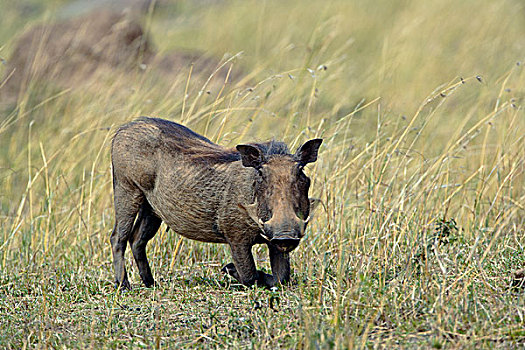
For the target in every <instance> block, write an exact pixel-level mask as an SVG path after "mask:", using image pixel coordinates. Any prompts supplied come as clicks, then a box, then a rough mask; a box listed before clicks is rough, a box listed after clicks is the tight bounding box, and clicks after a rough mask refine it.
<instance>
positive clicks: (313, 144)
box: [294, 139, 323, 165]
mask: <svg viewBox="0 0 525 350" xmlns="http://www.w3.org/2000/svg"><path fill="white" fill-rule="evenodd" d="M322 142H323V139H313V140H310V141H306V142H305V144H304V145H302V146H301V147H299V149H298V150H297V152H295V155H294V158H295V160H296V161H297V162H298V163H299V164H301V165H306V164H308V163H313V162H315V161H316V160H317V152H318V151H319V146H321V143H322Z"/></svg>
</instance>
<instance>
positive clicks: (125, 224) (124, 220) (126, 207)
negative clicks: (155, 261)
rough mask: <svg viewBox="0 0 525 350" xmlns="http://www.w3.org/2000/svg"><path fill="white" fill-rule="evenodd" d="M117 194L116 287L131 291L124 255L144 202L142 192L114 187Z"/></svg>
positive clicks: (114, 235) (113, 242)
mask: <svg viewBox="0 0 525 350" xmlns="http://www.w3.org/2000/svg"><path fill="white" fill-rule="evenodd" d="M114 194H115V227H114V228H113V233H111V237H110V241H111V250H112V253H113V266H114V269H115V286H116V287H117V288H119V287H120V288H121V289H131V286H130V284H129V281H128V274H127V272H126V266H125V260H124V253H125V252H126V245H127V242H128V239H129V237H130V234H131V230H132V228H133V221H134V220H135V217H136V216H137V212H138V211H139V206H140V204H141V201H142V194H141V193H140V192H133V191H129V190H127V189H124V188H122V187H121V186H118V185H115V186H114Z"/></svg>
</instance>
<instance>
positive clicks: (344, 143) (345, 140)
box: [0, 0, 525, 349]
mask: <svg viewBox="0 0 525 350" xmlns="http://www.w3.org/2000/svg"><path fill="white" fill-rule="evenodd" d="M27 3H29V2H27ZM31 3H37V2H31ZM62 3H64V2H62V1H61V2H45V3H42V4H40V5H35V6H38V11H34V12H31V20H30V21H29V22H27V20H26V19H25V18H27V16H26V17H24V16H23V13H22V12H21V10H19V8H18V7H16V6H10V5H9V4H7V3H3V2H0V13H1V15H0V21H1V22H2V23H9V25H2V26H1V28H0V40H1V41H0V48H1V51H0V56H2V57H3V58H5V59H8V58H9V52H10V50H12V48H13V44H14V40H15V39H16V34H17V33H19V32H20V31H21V30H23V28H24V27H26V26H27V25H29V24H32V23H36V22H38V21H42V20H52V19H53V18H54V16H55V13H56V11H58V9H59V8H60V5H61V4H62ZM30 8H32V7H30ZM524 10H525V8H524V7H523V4H521V2H519V1H511V0H509V1H500V2H494V1H490V0H476V1H474V0H467V1H462V2H457V1H452V0H446V1H441V2H428V1H424V2H422V1H419V2H418V1H401V0H399V1H381V2H369V1H361V0H359V1H343V0H333V1H326V2H324V1H323V2H315V1H298V0H297V1H281V2H273V1H224V2H218V3H206V2H205V3H204V4H200V3H196V2H192V1H181V2H176V3H175V2H174V3H172V4H170V3H168V4H167V5H164V7H163V8H162V11H157V12H155V13H153V15H152V17H151V21H148V20H147V19H144V23H150V26H149V27H148V29H149V31H150V33H151V36H152V38H153V40H154V41H155V43H156V46H157V49H158V51H159V52H161V53H163V52H167V51H169V50H173V49H176V48H185V49H203V50H206V51H208V52H209V53H210V54H214V55H216V56H218V57H223V56H224V57H225V58H224V59H225V60H226V59H228V57H232V56H234V55H237V54H238V53H241V52H242V54H239V55H238V57H236V58H234V59H232V60H231V61H230V62H228V63H227V64H226V67H229V65H230V64H233V65H234V69H240V70H242V72H243V73H244V76H246V79H243V80H241V81H240V82H238V83H234V84H229V85H226V86H222V85H221V84H218V85H217V84H215V85H213V86H205V87H203V86H202V84H203V81H204V80H205V79H199V78H198V77H194V76H192V77H191V78H190V79H189V83H188V91H187V96H185V91H186V85H187V82H188V76H189V67H188V68H186V69H183V70H182V71H181V72H180V74H179V76H178V78H177V79H176V80H175V81H165V80H162V79H159V77H157V76H154V75H153V74H148V73H146V74H138V73H137V74H123V73H121V72H117V71H104V72H102V73H101V74H100V77H99V79H96V80H93V81H90V82H88V83H87V84H86V85H85V86H82V87H80V88H77V89H72V90H67V91H61V90H59V89H58V90H57V89H56V88H54V87H53V86H52V85H51V84H49V85H46V84H41V83H40V82H34V83H33V84H32V85H30V88H29V90H28V91H27V92H25V93H24V94H23V95H21V96H19V98H18V102H17V103H16V105H9V106H6V107H5V108H4V109H3V110H2V111H1V112H0V113H1V114H0V347H2V348H13V349H19V348H24V347H26V348H27V347H30V348H35V347H36V348H44V347H46V348H87V347H93V348H119V347H126V346H129V347H136V348H140V347H148V348H150V347H189V346H191V347H202V348H210V347H213V348H226V347H231V348H236V347H239V346H242V347H250V348H252V347H253V348H261V349H266V348H276V347H282V348H317V347H321V348H332V347H334V348H352V347H357V348H362V347H371V348H372V347H384V348H393V347H402V348H420V347H423V348H469V349H470V348H499V347H505V348H509V347H510V348H517V347H519V346H523V344H524V342H525V320H524V314H525V302H524V294H523V290H519V289H518V290H515V289H511V288H510V285H511V276H512V272H513V271H515V270H518V269H520V268H523V267H525V255H524V246H525V235H524V232H525V207H524V206H525V204H524V203H525V139H524V135H525V113H524V110H523V107H524V106H523V101H524V100H523V97H524V90H523V86H525V73H524V71H523V66H522V65H521V64H518V62H519V61H520V60H523V59H524V56H523V52H525V50H524V49H525V42H524V39H523V38H525V29H524V28H525V27H524V26H523V18H522V17H523V11H524ZM323 65H325V66H326V67H327V69H326V70H325V69H324V68H323ZM0 73H1V74H2V75H3V74H5V69H4V68H3V66H1V65H0ZM478 76H479V79H478V78H477V77H478ZM204 78H206V77H204ZM0 84H1V83H0ZM223 87H224V89H223ZM249 88H250V89H249ZM201 90H202V91H209V92H210V93H209V94H208V93H203V94H200V93H199V91H201ZM139 115H150V116H159V117H164V118H167V119H170V120H173V121H177V122H182V123H184V124H185V125H187V126H189V127H191V128H193V129H194V130H196V131H198V132H200V133H203V134H205V135H206V136H207V137H209V138H211V139H212V140H214V141H217V142H219V143H221V144H223V145H228V146H233V145H235V144H238V143H241V142H246V141H250V140H265V139H269V138H276V139H282V140H284V141H286V142H288V143H289V144H290V145H291V146H292V148H294V147H296V146H297V145H299V144H300V143H301V142H303V141H305V140H306V139H308V138H313V137H323V138H324V143H323V145H322V147H321V152H320V156H319V161H318V162H317V163H316V164H315V165H311V166H310V167H309V169H307V172H308V173H309V175H310V176H311V177H312V180H313V182H312V195H313V196H316V197H319V198H321V199H322V200H323V207H322V209H321V210H319V211H318V213H317V216H316V218H315V220H314V221H313V222H312V224H311V225H310V226H309V230H308V232H307V235H306V237H305V239H304V240H303V241H302V243H301V245H300V246H299V248H298V249H297V250H296V251H295V252H294V253H292V267H293V270H294V272H293V285H292V286H286V287H283V288H280V289H279V290H277V291H267V290H263V289H244V288H243V287H240V286H238V285H236V284H235V283H233V281H230V280H229V279H228V278H227V277H225V276H223V275H222V274H221V273H220V268H221V266H223V265H225V264H226V263H229V262H230V261H231V256H230V252H229V250H228V248H227V247H226V246H222V245H213V244H204V243H197V242H192V241H188V240H186V239H181V237H180V236H177V234H176V233H174V232H172V231H169V232H166V227H165V226H163V227H162V228H161V231H159V233H158V234H157V236H156V237H155V239H154V240H153V241H151V243H150V245H149V246H148V255H149V257H150V262H151V264H152V270H153V273H154V275H155V278H156V279H157V280H158V281H159V282H160V287H158V288H156V289H146V288H142V285H141V283H140V279H139V277H138V273H137V271H136V269H135V268H134V267H131V268H130V271H129V272H130V278H131V282H132V286H133V287H134V289H133V291H132V292H129V293H119V292H117V291H115V290H114V289H113V269H112V265H111V261H112V260H111V252H110V244H109V234H110V232H111V230H112V226H113V218H114V216H113V209H112V190H111V172H110V159H109V147H108V145H109V142H110V140H111V137H112V135H113V132H114V130H115V128H116V127H117V126H118V125H120V124H122V123H124V122H126V121H129V120H132V119H133V118H136V117H138V116H139ZM254 253H255V256H256V259H257V263H258V265H259V266H261V267H262V268H264V269H266V270H269V262H268V259H267V251H266V249H265V248H263V247H256V248H255V249H254ZM126 256H127V259H128V261H127V266H128V267H130V266H132V265H133V262H132V259H131V254H129V252H128V254H127V255H126Z"/></svg>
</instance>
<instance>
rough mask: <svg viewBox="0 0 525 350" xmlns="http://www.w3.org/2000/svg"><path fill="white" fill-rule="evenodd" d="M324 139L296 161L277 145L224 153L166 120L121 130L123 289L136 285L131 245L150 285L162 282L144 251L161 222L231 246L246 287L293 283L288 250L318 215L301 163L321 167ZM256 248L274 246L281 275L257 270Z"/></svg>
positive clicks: (119, 268)
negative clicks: (129, 269) (128, 264)
mask: <svg viewBox="0 0 525 350" xmlns="http://www.w3.org/2000/svg"><path fill="white" fill-rule="evenodd" d="M320 143H321V140H318V139H317V140H312V141H309V142H307V143H306V144H305V145H304V146H303V147H301V148H300V149H299V151H298V152H297V153H296V154H295V155H291V154H289V153H288V150H287V147H286V145H284V144H283V143H281V142H274V141H271V142H267V143H261V144H250V145H239V146H237V149H225V148H223V147H221V146H219V145H216V144H214V143H212V142H211V141H210V140H208V139H206V138H205V137H203V136H201V135H198V134H196V133H194V132H193V131H191V130H190V129H188V128H186V127H184V126H182V125H179V124H176V123H172V122H169V121H166V120H162V119H153V118H141V119H139V120H137V121H134V122H131V123H128V124H126V125H124V126H122V127H121V128H120V129H119V130H118V131H117V133H116V135H115V137H114V139H113V144H112V151H111V153H112V165H113V187H114V196H115V217H116V223H115V228H114V230H113V233H112V235H111V244H112V249H113V260H114V268H115V275H116V283H117V285H118V286H121V287H122V288H129V287H130V286H129V282H128V279H127V274H126V270H125V266H124V251H125V249H126V244H127V242H129V243H130V246H131V249H132V252H133V255H134V257H135V260H136V262H137V266H138V268H139V272H140V275H141V278H142V280H143V282H144V284H145V285H146V286H151V285H152V284H153V283H154V281H153V277H152V275H151V271H150V267H149V264H148V262H147V258H146V252H145V247H146V244H147V242H148V241H149V240H150V239H151V238H152V237H153V236H154V235H155V233H156V231H157V230H158V227H159V226H160V223H161V222H162V221H164V222H165V223H166V224H167V225H168V226H169V227H170V228H171V229H173V230H174V231H175V232H177V233H179V234H181V235H182V236H184V237H187V238H190V239H193V240H198V241H202V242H213V243H227V244H229V245H230V247H231V250H232V256H233V264H228V265H227V266H225V268H224V269H223V270H224V271H225V272H227V273H229V274H230V275H232V276H234V277H235V278H237V279H238V280H239V281H240V282H241V283H243V284H245V285H252V284H253V283H258V284H261V285H265V286H274V285H275V284H277V283H279V282H286V281H287V280H288V279H289V276H290V263H289V256H288V254H289V251H291V250H292V249H294V248H295V247H296V246H297V244H298V242H299V239H300V238H301V237H302V236H303V234H304V229H305V227H306V222H305V221H304V219H305V218H306V217H307V216H308V215H309V213H310V201H309V199H308V188H309V179H308V178H307V177H306V176H305V175H304V173H303V172H302V167H303V166H304V164H305V163H308V162H311V161H315V159H316V158H317V149H318V147H319V145H320ZM301 150H302V152H301ZM137 214H138V218H137V219H136V220H135V218H136V217H137ZM258 243H266V244H267V245H268V247H269V250H270V261H271V266H272V273H273V275H268V274H265V273H263V272H261V271H257V270H256V268H255V263H254V261H253V256H252V254H251V247H252V246H253V245H254V244H258Z"/></svg>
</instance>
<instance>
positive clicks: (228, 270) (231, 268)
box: [221, 263, 240, 281]
mask: <svg viewBox="0 0 525 350" xmlns="http://www.w3.org/2000/svg"><path fill="white" fill-rule="evenodd" d="M221 271H222V272H223V273H225V274H227V275H229V276H232V277H233V278H235V279H236V280H237V281H240V278H239V274H238V273H237V269H236V268H235V265H234V264H233V263H229V264H228V265H225V266H224V267H223V268H222V269H221Z"/></svg>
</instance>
